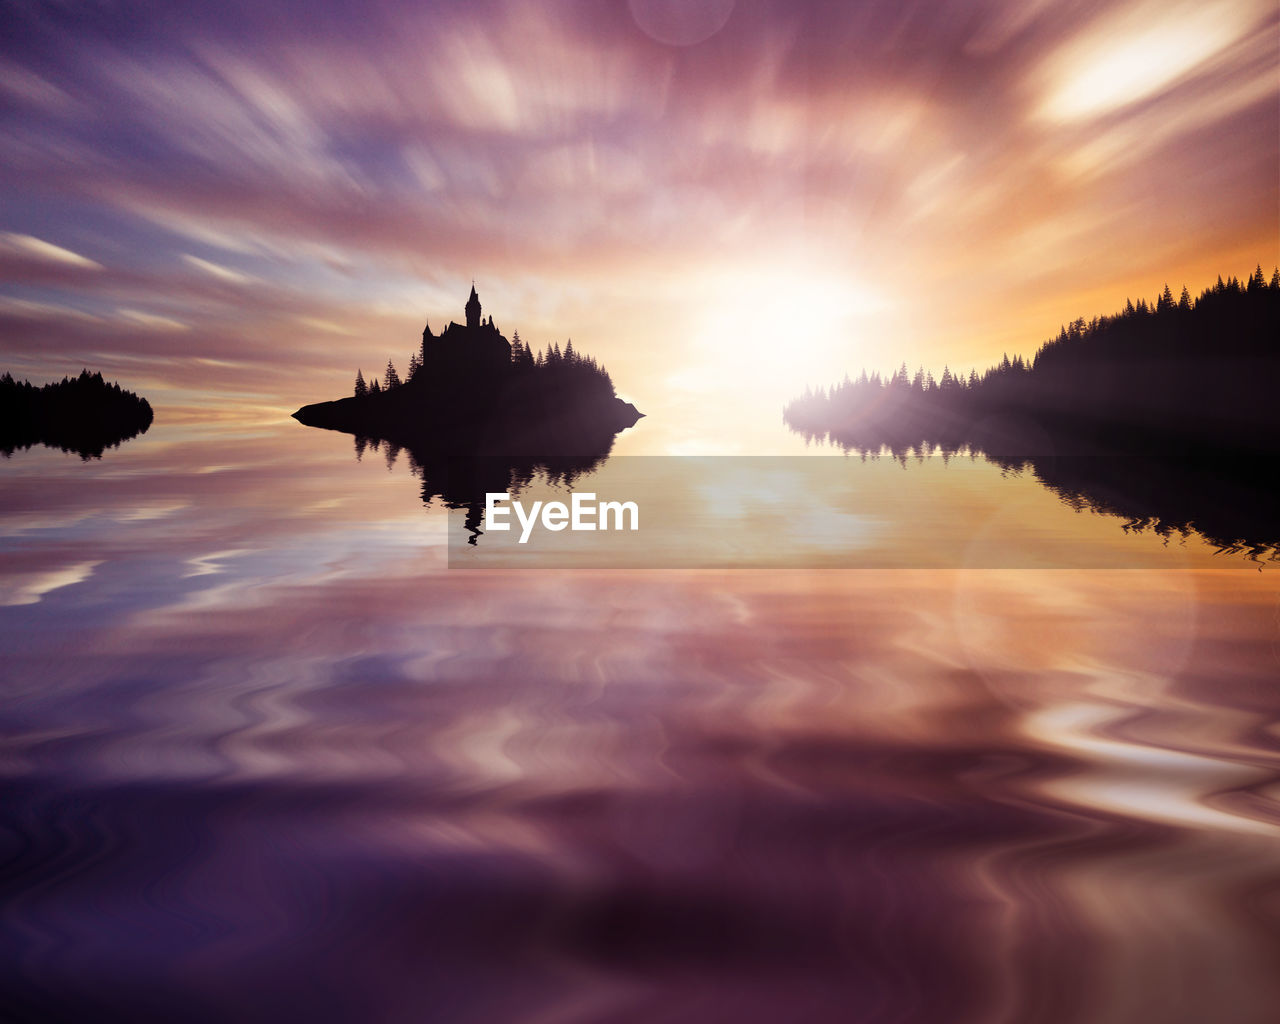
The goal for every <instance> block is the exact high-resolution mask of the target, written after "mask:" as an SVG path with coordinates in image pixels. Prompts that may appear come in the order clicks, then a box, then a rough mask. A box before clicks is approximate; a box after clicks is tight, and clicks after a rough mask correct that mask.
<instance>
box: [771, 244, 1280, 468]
mask: <svg viewBox="0 0 1280 1024" xmlns="http://www.w3.org/2000/svg"><path fill="white" fill-rule="evenodd" d="M1277 371H1280V269H1278V270H1277V271H1276V272H1274V273H1273V274H1272V275H1271V278H1270V280H1269V281H1268V280H1267V278H1266V277H1265V276H1264V275H1263V272H1262V267H1261V265H1259V266H1258V267H1257V269H1256V270H1255V271H1254V273H1253V274H1252V275H1251V276H1250V277H1248V278H1247V279H1246V280H1245V281H1240V280H1237V279H1236V278H1235V277H1232V278H1229V279H1228V280H1226V281H1223V280H1222V278H1221V277H1219V278H1218V280H1217V283H1216V284H1214V285H1213V286H1212V287H1209V288H1206V289H1205V290H1204V291H1203V292H1201V293H1200V295H1199V296H1197V297H1195V298H1192V296H1191V294H1190V292H1189V291H1188V290H1187V288H1185V287H1184V288H1183V289H1182V292H1181V294H1180V296H1179V297H1177V298H1175V297H1174V295H1173V293H1172V291H1171V290H1170V289H1169V287H1168V285H1166V286H1165V288H1164V290H1163V291H1162V292H1161V293H1160V294H1159V295H1158V296H1157V297H1156V298H1155V300H1154V301H1153V302H1147V301H1146V300H1145V299H1139V300H1138V301H1137V302H1136V303H1135V302H1133V301H1132V300H1129V301H1127V302H1126V304H1125V307H1124V309H1123V310H1122V311H1120V312H1119V313H1116V314H1114V315H1112V316H1099V317H1094V318H1093V319H1092V320H1085V319H1084V318H1083V317H1081V318H1079V319H1077V320H1074V321H1072V322H1071V323H1070V324H1067V325H1063V327H1062V328H1061V330H1060V331H1059V333H1058V335H1057V337H1055V338H1053V339H1051V340H1048V341H1046V342H1044V343H1043V344H1042V345H1041V346H1040V348H1039V349H1038V350H1037V352H1036V353H1035V355H1034V356H1033V357H1031V358H1030V359H1026V358H1023V357H1022V356H1021V355H1015V356H1013V357H1012V358H1011V357H1010V356H1009V355H1007V354H1006V355H1005V356H1004V358H1003V359H1002V360H1001V361H1000V362H999V363H997V364H995V365H993V366H990V367H988V368H987V369H986V370H984V371H982V372H981V373H979V372H978V371H977V370H976V369H972V370H970V371H969V372H968V373H967V374H965V373H963V372H960V373H956V372H953V371H952V370H951V368H950V367H949V366H948V367H944V368H943V370H942V373H941V374H940V375H939V376H937V377H935V376H934V374H933V373H931V372H928V371H926V370H924V369H923V368H920V369H917V370H916V371H915V373H914V374H912V373H911V372H910V371H909V370H908V369H907V367H906V364H905V363H904V364H903V365H902V366H900V367H899V369H898V370H897V371H896V372H894V373H892V374H890V375H888V376H882V375H881V374H879V373H868V372H867V371H866V370H863V371H862V373H861V374H860V375H859V376H858V377H857V378H849V377H848V376H846V377H845V379H844V380H843V381H842V382H841V383H839V384H836V385H834V386H832V387H829V388H818V389H813V388H809V389H806V391H805V393H804V394H803V395H801V396H800V397H798V398H796V399H794V400H793V401H791V402H790V403H788V404H787V406H786V407H785V409H784V419H785V421H786V422H787V423H788V424H789V425H790V426H791V427H792V429H794V430H796V431H798V432H800V433H802V434H804V435H805V436H806V437H809V438H812V439H820V440H825V441H829V442H831V443H834V444H836V445H838V446H839V447H841V448H844V449H845V450H860V451H869V452H878V451H880V450H882V449H883V448H885V447H887V448H889V449H890V450H892V451H900V450H903V449H907V448H912V449H915V450H924V449H927V450H930V451H932V450H934V449H936V448H939V447H941V448H942V449H943V450H944V451H949V450H957V449H959V448H962V447H966V446H967V447H981V448H985V449H987V450H991V448H992V446H1000V445H1004V446H1006V448H1005V450H1008V451H1014V450H1019V449H1021V450H1025V446H1026V445H1027V444H1029V443H1038V444H1046V445H1047V446H1048V447H1049V448H1052V449H1054V450H1060V449H1061V443H1062V442H1064V441H1065V442H1068V443H1069V444H1070V445H1071V446H1073V447H1074V448H1076V449H1078V450H1089V451H1101V450H1117V449H1142V448H1146V449H1150V448H1152V447H1158V446H1160V445H1162V444H1166V443H1170V442H1173V441H1176V442H1177V443H1178V444H1179V445H1181V446H1183V447H1186V446H1190V447H1193V448H1201V447H1203V448H1212V447H1220V446H1222V445H1244V446H1246V447H1250V448H1253V447H1260V446H1265V445H1266V444H1273V443H1274V442H1275V441H1276V440H1277V437H1276V434H1277V430H1280V416H1278V415H1277V412H1276V410H1277V407H1278V403H1277V396H1276V393H1275V391H1276V382H1277V380H1278V379H1280V376H1278V375H1277Z"/></svg>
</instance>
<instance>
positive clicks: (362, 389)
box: [356, 370, 369, 398]
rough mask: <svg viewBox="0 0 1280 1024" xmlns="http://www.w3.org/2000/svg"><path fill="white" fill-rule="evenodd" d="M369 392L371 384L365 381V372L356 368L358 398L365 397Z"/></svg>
mask: <svg viewBox="0 0 1280 1024" xmlns="http://www.w3.org/2000/svg"><path fill="white" fill-rule="evenodd" d="M368 393H369V386H368V385H367V384H365V382H364V374H363V373H361V372H360V371H359V370H356V398H364V396H365V395H367V394H368Z"/></svg>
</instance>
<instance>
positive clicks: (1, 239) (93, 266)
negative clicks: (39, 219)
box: [0, 231, 102, 270]
mask: <svg viewBox="0 0 1280 1024" xmlns="http://www.w3.org/2000/svg"><path fill="white" fill-rule="evenodd" d="M0 248H3V249H5V250H7V251H8V252H10V253H15V254H19V255H22V256H28V257H30V258H32V259H35V260H38V261H40V262H43V263H61V264H67V265H69V266H73V267H83V268H85V269H88V270H101V269H102V264H100V263H96V262H95V261H93V260H91V259H89V258H88V257H87V256H81V255H80V254H79V253H78V252H72V251H71V250H70V249H64V248H63V247H62V246H60V245H54V244H53V243H52V242H46V241H44V240H43V239H41V238H35V237H33V236H32V235H20V234H17V233H15V232H12V231H5V232H0Z"/></svg>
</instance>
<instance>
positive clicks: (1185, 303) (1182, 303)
mask: <svg viewBox="0 0 1280 1024" xmlns="http://www.w3.org/2000/svg"><path fill="white" fill-rule="evenodd" d="M1178 308H1179V309H1182V310H1187V309H1190V308H1191V293H1190V292H1189V291H1187V286H1186V285H1185V284H1184V285H1183V286H1182V297H1181V298H1180V299H1178Z"/></svg>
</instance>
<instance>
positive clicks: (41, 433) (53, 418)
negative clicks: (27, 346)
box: [0, 369, 152, 460]
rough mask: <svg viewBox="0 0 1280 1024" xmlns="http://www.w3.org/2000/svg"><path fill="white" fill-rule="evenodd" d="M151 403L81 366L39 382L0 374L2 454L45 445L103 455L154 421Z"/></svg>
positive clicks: (85, 456) (83, 455)
mask: <svg viewBox="0 0 1280 1024" xmlns="http://www.w3.org/2000/svg"><path fill="white" fill-rule="evenodd" d="M151 420H152V412H151V404H150V403H149V402H148V401H147V400H146V399H145V398H142V397H141V396H139V395H136V394H134V393H133V392H132V391H125V390H124V389H123V388H121V387H120V385H119V384H115V383H112V384H108V383H107V382H106V381H105V380H104V379H103V377H102V374H101V373H90V372H89V371H88V370H87V369H86V370H81V372H80V375H79V376H77V377H63V378H62V380H60V381H55V382H53V383H51V384H45V385H44V386H43V387H38V386H36V385H35V384H32V383H31V382H30V381H26V380H22V381H19V380H15V379H14V377H13V375H12V374H10V373H8V372H6V373H5V374H4V375H3V376H0V454H3V455H4V456H5V457H6V458H8V457H9V456H11V455H12V454H13V453H14V452H15V451H16V450H17V449H19V448H30V447H32V446H33V445H37V444H43V445H46V446H47V447H50V448H60V449H61V450H62V451H65V452H75V453H76V454H77V455H79V456H80V457H81V458H82V459H86V460H87V459H96V458H101V457H102V453H103V452H104V451H105V450H106V449H107V448H114V447H116V446H118V445H119V444H121V442H123V441H127V440H129V439H130V438H132V437H136V436H137V435H139V434H142V433H145V432H146V430H147V428H148V427H150V426H151Z"/></svg>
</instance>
